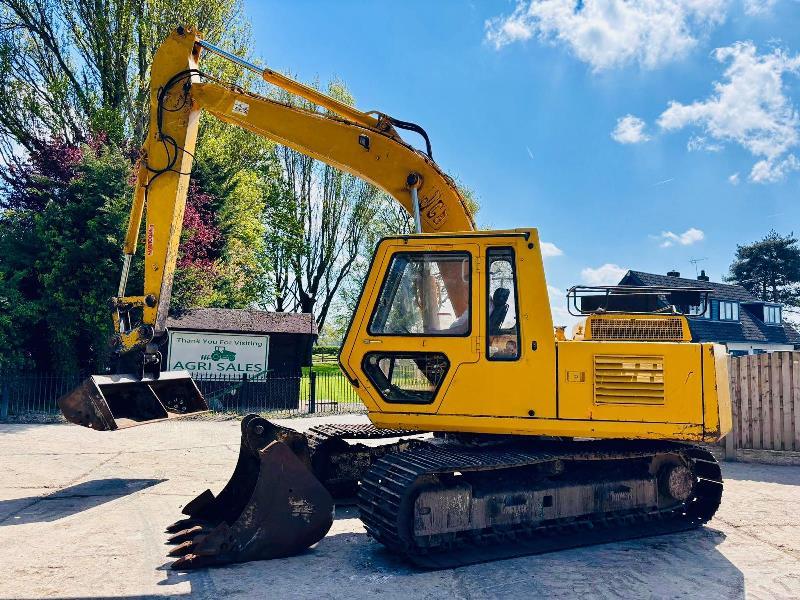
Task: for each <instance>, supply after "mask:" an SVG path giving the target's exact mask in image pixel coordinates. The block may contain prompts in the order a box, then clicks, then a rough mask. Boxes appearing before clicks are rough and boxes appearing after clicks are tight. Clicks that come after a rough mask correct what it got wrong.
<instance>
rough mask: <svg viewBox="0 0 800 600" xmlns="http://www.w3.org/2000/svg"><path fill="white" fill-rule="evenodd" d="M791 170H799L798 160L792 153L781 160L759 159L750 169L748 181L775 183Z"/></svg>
mask: <svg viewBox="0 0 800 600" xmlns="http://www.w3.org/2000/svg"><path fill="white" fill-rule="evenodd" d="M792 171H800V160H797V157H796V156H795V155H794V154H790V155H788V156H787V157H786V158H784V159H782V160H760V161H758V162H757V163H756V164H754V165H753V168H752V169H751V170H750V181H753V182H754V183H775V182H776V181H782V180H783V179H785V178H786V175H788V174H789V173H791V172H792Z"/></svg>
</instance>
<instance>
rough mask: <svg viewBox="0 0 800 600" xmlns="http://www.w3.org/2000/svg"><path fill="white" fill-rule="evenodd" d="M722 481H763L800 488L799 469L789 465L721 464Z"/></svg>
mask: <svg viewBox="0 0 800 600" xmlns="http://www.w3.org/2000/svg"><path fill="white" fill-rule="evenodd" d="M721 464H722V479H723V481H724V480H725V479H732V480H734V481H763V482H765V483H780V484H783V485H798V486H800V469H798V468H797V467H792V466H790V465H765V464H759V463H749V462H723V463H721Z"/></svg>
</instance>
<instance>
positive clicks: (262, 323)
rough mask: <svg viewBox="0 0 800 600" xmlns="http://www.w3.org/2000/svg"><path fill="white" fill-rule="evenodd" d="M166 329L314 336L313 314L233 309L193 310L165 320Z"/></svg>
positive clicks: (315, 331)
mask: <svg viewBox="0 0 800 600" xmlns="http://www.w3.org/2000/svg"><path fill="white" fill-rule="evenodd" d="M167 329H176V330H183V331H224V332H230V333H234V332H242V333H296V334H306V335H316V334H317V323H316V321H315V320H314V315H311V314H308V313H291V312H270V311H266V310H247V309H242V310H239V309H232V308H192V309H189V310H187V311H185V312H183V313H181V314H180V315H176V316H174V317H167Z"/></svg>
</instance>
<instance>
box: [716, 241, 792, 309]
mask: <svg viewBox="0 0 800 600" xmlns="http://www.w3.org/2000/svg"><path fill="white" fill-rule="evenodd" d="M728 281H731V282H734V283H738V284H739V285H741V286H743V287H745V288H746V289H748V290H749V291H751V292H752V293H753V294H755V295H756V296H758V297H759V298H761V299H762V300H765V301H767V302H779V303H784V304H788V305H791V306H800V247H798V245H797V238H796V237H795V236H794V234H793V233H790V234H789V235H786V236H783V235H780V234H778V233H777V232H776V231H774V230H773V231H770V232H769V233H768V234H767V235H766V236H765V237H764V239H762V240H759V241H757V242H754V243H752V244H746V245H743V246H737V248H736V260H735V261H734V262H733V264H732V265H731V267H730V276H729V278H728Z"/></svg>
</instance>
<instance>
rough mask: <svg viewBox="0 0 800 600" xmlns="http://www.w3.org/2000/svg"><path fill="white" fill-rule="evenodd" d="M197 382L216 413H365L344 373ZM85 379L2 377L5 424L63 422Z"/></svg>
mask: <svg viewBox="0 0 800 600" xmlns="http://www.w3.org/2000/svg"><path fill="white" fill-rule="evenodd" d="M193 379H194V380H195V383H197V387H198V388H200V391H201V392H202V393H203V395H204V396H205V397H206V400H207V401H208V404H209V408H210V409H211V411H212V413H214V414H224V415H245V414H249V413H261V414H272V415H275V416H283V415H285V416H291V415H306V414H315V413H353V412H363V411H364V405H363V404H362V403H361V400H360V399H359V398H358V395H357V394H356V392H355V390H354V389H353V387H352V386H351V385H350V382H349V381H348V380H347V378H346V377H345V376H344V375H343V374H342V373H341V371H335V372H322V373H316V372H311V373H303V374H302V375H300V376H293V377H292V376H280V375H278V376H270V377H265V378H254V379H247V378H242V377H241V376H238V375H234V374H226V373H207V374H206V373H204V374H202V375H197V376H194V377H193ZM80 381H81V380H80V378H79V377H78V376H75V375H54V374H51V373H0V421H17V422H25V421H33V422H37V421H42V420H58V417H59V415H60V414H61V411H60V410H59V408H58V404H57V401H58V399H59V398H60V397H61V396H62V395H64V394H66V393H67V392H69V391H71V390H72V389H73V388H75V387H76V386H77V385H78V384H79V383H80Z"/></svg>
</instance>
